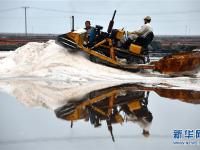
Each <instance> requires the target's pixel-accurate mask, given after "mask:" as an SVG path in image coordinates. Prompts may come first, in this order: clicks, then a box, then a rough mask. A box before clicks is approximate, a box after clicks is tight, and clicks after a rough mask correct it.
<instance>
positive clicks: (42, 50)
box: [0, 40, 141, 82]
mask: <svg viewBox="0 0 200 150" xmlns="http://www.w3.org/2000/svg"><path fill="white" fill-rule="evenodd" d="M0 66H1V68H0V76H1V77H22V76H23V77H30V76H32V77H33V76H34V77H40V78H45V79H47V78H48V79H55V80H65V81H80V82H81V81H97V80H98V81H99V80H104V81H105V80H106V81H109V80H110V79H111V80H112V81H119V80H124V79H133V78H134V77H136V78H141V77H140V76H139V75H133V74H131V73H129V72H125V71H121V70H118V69H114V68H110V67H106V66H102V65H99V64H95V63H92V62H91V61H89V60H88V59H87V58H85V57H84V56H82V55H79V54H74V53H70V52H68V51H67V50H66V49H65V48H63V47H61V46H59V45H57V44H56V43H55V41H53V40H51V41H48V42H47V43H36V42H32V43H28V44H26V45H25V46H22V47H20V48H18V49H17V50H16V51H15V52H14V53H12V54H11V55H10V56H9V57H7V58H5V59H3V60H1V61H0Z"/></svg>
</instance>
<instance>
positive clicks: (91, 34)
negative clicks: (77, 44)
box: [85, 20, 95, 45]
mask: <svg viewBox="0 0 200 150" xmlns="http://www.w3.org/2000/svg"><path fill="white" fill-rule="evenodd" d="M85 30H86V31H87V32H86V37H85V38H86V42H87V45H91V44H92V43H93V42H94V38H95V28H94V27H92V26H91V23H90V21H88V20H87V21H85Z"/></svg>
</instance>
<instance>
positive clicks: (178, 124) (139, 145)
mask: <svg viewBox="0 0 200 150" xmlns="http://www.w3.org/2000/svg"><path fill="white" fill-rule="evenodd" d="M29 84H30V83H29ZM2 85H3V84H2V81H1V86H2ZM49 85H51V84H50V83H49ZM3 87H4V88H1V91H2V92H0V98H1V101H0V119H1V122H0V149H2V150H12V149H13V150H16V149H21V150H23V149H30V150H31V149H34V150H35V149H38V150H40V149H41V150H42V149H50V150H51V149H99V150H100V149H109V150H110V149H148V150H149V149H159V148H162V149H166V150H168V149H199V148H200V126H199V125H200V117H199V114H200V105H199V104H200V91H198V90H181V89H180V88H179V89H169V88H166V86H165V87H164V86H163V87H160V88H158V87H153V86H149V87H147V86H145V85H143V84H123V85H117V86H112V87H104V88H102V89H98V90H95V91H92V90H91V91H89V92H88V91H87V92H85V93H82V94H81V96H77V95H78V93H81V91H78V89H77V91H76V92H75V93H73V94H71V95H70V93H69V91H68V92H66V91H65V89H67V88H66V87H64V86H60V87H59V88H60V91H62V94H63V95H66V97H65V96H61V95H62V94H61V93H59V92H60V91H59V90H58V89H59V88H58V89H56V88H55V87H54V88H50V89H49V87H48V90H47V88H44V87H45V86H44V85H43V86H40V88H39V87H36V86H35V85H34V86H33V85H32V86H27V85H26V86H22V84H19V83H17V82H16V84H15V86H14V85H12V86H11V84H10V83H9V82H5V83H4V85H3ZM61 87H62V88H61ZM34 88H35V89H37V90H36V93H38V94H36V93H34ZM51 90H52V91H55V93H56V94H53V92H50V91H51ZM41 93H43V95H42V94H41ZM71 93H72V91H71ZM76 93H77V94H76ZM51 94H53V95H54V96H55V97H54V96H52V95H51ZM33 97H34V98H33ZM51 98H52V99H51ZM33 99H37V100H38V101H37V102H33ZM52 101H53V102H52Z"/></svg>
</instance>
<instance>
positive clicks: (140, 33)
mask: <svg viewBox="0 0 200 150" xmlns="http://www.w3.org/2000/svg"><path fill="white" fill-rule="evenodd" d="M150 22H151V17H150V16H146V17H145V18H144V25H143V26H142V27H141V28H140V29H139V30H136V31H133V32H128V39H127V40H126V41H125V43H124V47H125V48H127V47H128V46H129V45H130V44H131V43H132V42H134V41H135V40H136V39H137V38H138V37H143V38H145V37H146V36H147V35H148V34H149V33H150V32H153V29H152V26H151V24H150Z"/></svg>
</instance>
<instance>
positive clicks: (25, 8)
mask: <svg viewBox="0 0 200 150" xmlns="http://www.w3.org/2000/svg"><path fill="white" fill-rule="evenodd" d="M22 8H24V19H25V22H24V23H25V35H26V36H27V33H28V32H27V15H26V10H27V8H30V7H28V6H24V7H22Z"/></svg>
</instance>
